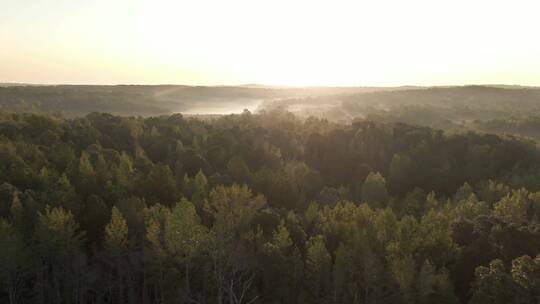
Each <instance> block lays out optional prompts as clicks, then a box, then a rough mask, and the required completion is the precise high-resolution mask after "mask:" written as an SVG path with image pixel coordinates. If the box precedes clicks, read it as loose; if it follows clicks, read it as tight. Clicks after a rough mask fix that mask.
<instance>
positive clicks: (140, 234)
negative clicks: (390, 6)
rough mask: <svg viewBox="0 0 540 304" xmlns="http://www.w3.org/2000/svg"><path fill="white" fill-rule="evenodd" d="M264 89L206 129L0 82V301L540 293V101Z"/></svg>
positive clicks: (524, 296)
mask: <svg viewBox="0 0 540 304" xmlns="http://www.w3.org/2000/svg"><path fill="white" fill-rule="evenodd" d="M69 89H73V88H71V87H70V88H69ZM84 89H89V88H84ZM94 89H95V88H92V90H94ZM102 89H103V90H105V88H102ZM135 89H137V88H136V87H135V88H130V90H135ZM139 89H140V88H139ZM244 89H245V88H243V89H238V90H240V91H242V92H244V93H242V94H247V93H246V92H253V91H250V90H252V88H248V89H245V90H248V91H243V90H244ZM17 90H19V92H15V93H13V92H14V91H17ZM32 90H37V91H36V92H35V94H41V93H42V92H43V90H51V92H52V93H51V94H52V95H51V96H52V97H51V99H50V101H48V102H44V103H41V104H40V103H37V102H35V103H33V102H32V101H31V100H32V98H33V97H31V94H30V93H28V92H31V91H32ZM115 90H116V89H110V92H113V93H114V92H117V91H115ZM156 90H157V89H156ZM198 90H201V89H198ZM223 90H225V91H227V90H229V89H223ZM257 90H258V88H257ZM263 90H265V91H264V92H266V93H265V94H268V95H271V96H270V97H268V98H282V99H281V100H280V101H276V104H274V105H273V106H271V104H270V103H268V104H265V105H263V107H262V108H261V109H260V110H259V111H256V112H255V111H248V110H245V111H244V112H243V113H241V114H231V115H218V116H216V117H212V118H208V119H207V118H201V117H196V116H195V117H193V116H186V115H182V114H178V113H176V114H173V113H169V112H168V111H169V110H170V109H168V108H166V109H161V108H160V109H158V110H155V112H153V111H154V110H150V111H149V113H146V112H145V113H141V112H139V113H135V112H137V111H138V108H132V107H131V106H130V103H129V102H128V101H126V104H124V105H123V107H125V108H124V109H131V110H132V111H133V112H132V114H127V113H124V112H122V111H124V110H121V111H120V110H119V111H120V112H122V113H120V114H122V115H115V114H107V113H102V112H103V111H102V112H101V113H100V112H96V111H94V110H93V108H94V107H96V108H99V107H100V102H101V101H98V103H97V104H93V105H92V103H90V105H92V106H91V107H90V106H89V107H85V108H78V110H77V111H75V112H72V113H64V114H69V115H63V114H62V113H57V112H56V108H52V109H50V111H49V110H47V109H48V108H47V107H48V104H49V103H52V104H53V106H54V104H55V103H54V102H53V101H52V100H57V101H58V102H59V105H60V106H58V107H59V108H61V107H62V104H64V103H67V102H68V101H69V100H71V98H65V100H63V99H61V98H59V97H55V96H61V94H60V93H58V92H59V91H58V88H55V87H51V88H46V87H25V88H21V87H7V88H3V89H0V98H2V94H4V95H3V96H4V99H3V100H4V103H1V102H0V104H3V107H2V111H0V249H1V250H0V251H1V253H0V302H1V303H10V304H14V303H42V304H46V303H74V304H82V303H89V304H90V303H92V304H93V303H96V304H97V303H134V304H135V303H137V304H138V303H156V304H157V303H186V304H187V303H200V304H203V303H218V304H241V303H244V304H250V303H261V304H274V303H283V304H289V303H290V304H303V303H321V304H338V303H389V304H390V303H406V304H413V303H414V304H416V303H418V304H422V303H456V304H457V303H471V304H484V303H486V304H487V303H500V304H503V303H512V304H526V303H538V302H539V301H540V223H539V219H540V151H539V149H538V143H537V141H536V140H537V139H538V138H540V137H539V134H540V127H539V126H540V122H539V120H538V118H536V116H535V115H536V113H537V112H535V111H536V109H537V104H536V103H535V102H534V101H535V100H536V99H535V98H536V96H537V95H536V94H537V90H533V89H513V88H512V89H509V88H482V87H480V88H476V87H473V88H461V89H459V90H458V91H459V92H460V93H459V94H458V95H457V97H456V96H455V97H453V98H450V97H448V96H450V95H452V94H454V93H455V92H458V91H456V90H455V89H452V88H437V89H418V88H407V89H404V91H395V90H380V91H370V92H363V93H359V92H349V93H350V94H349V93H347V94H345V93H344V92H343V91H342V89H331V90H330V91H325V94H326V95H324V96H322V95H317V97H305V96H307V95H306V94H311V93H306V92H305V91H303V90H298V91H295V92H291V91H288V93H286V95H287V96H288V97H290V96H292V95H294V94H296V95H297V96H296V97H294V98H293V99H288V97H287V96H285V95H282V96H280V97H278V96H276V94H277V93H275V92H276V91H275V90H276V89H263ZM291 90H292V89H291ZM320 90H322V89H320ZM336 90H337V93H336ZM343 90H345V89H343ZM464 90H465V91H464ZM467 90H472V91H474V92H475V93H474V94H473V93H471V92H470V91H468V93H467ZM501 90H502V91H504V92H507V93H508V94H509V95H505V94H503V93H501ZM20 91H23V92H24V94H23V93H21V92H20ZM105 91H106V90H105ZM278 91H279V90H278ZM40 92H41V93H40ZM110 92H109V93H103V94H112V93H110ZM227 92H229V91H227ZM79 93H80V91H79V90H75V91H74V92H71V93H70V91H69V90H68V91H66V93H65V94H67V95H66V96H69V94H79ZM319 93H320V91H318V93H317V94H319ZM9 94H18V95H17V96H22V97H20V99H17V98H19V97H17V98H12V97H9V96H8V97H6V96H7V95H9ZM25 94H26V95H25ZM32 94H34V93H32ZM115 94H116V93H115ZM141 94H142V93H141ZM145 94H146V93H145ZM194 94H195V93H194ZM227 94H233V93H230V92H229V93H227ZM234 94H237V93H234ZM250 94H251V93H250ZM253 94H254V93H253ZM257 94H259V93H257ZM283 94H285V93H283ZM343 94H345V95H343ZM430 94H431V95H430ZM467 94H468V96H479V97H477V98H474V97H470V99H469V102H470V103H469V106H468V108H467V105H466V102H467V101H464V102H463V103H461V104H460V103H457V102H451V101H450V102H449V101H448V100H454V99H456V100H457V99H459V98H461V97H462V96H464V95H467ZM128 95H129V94H128ZM195 95H197V96H200V94H199V93H197V94H195ZM209 95H212V94H210V93H209ZM404 95H406V96H411V95H414V96H413V97H408V98H409V99H411V100H413V99H414V100H417V102H414V103H413V102H411V103H407V102H404V103H401V104H398V103H397V101H396V102H395V103H396V105H395V107H394V106H392V103H394V101H392V100H398V99H400V98H402V97H403V96H404ZM10 96H11V95H10ZM13 96H15V95H13ZM25 96H26V97H25ZM29 96H30V97H29ZM36 96H38V95H36ZM81 96H83V97H81V99H80V100H82V101H81V103H80V104H83V103H84V100H86V99H88V100H90V99H91V97H92V96H94V97H95V95H93V93H88V95H87V96H86V97H84V95H81ZM122 96H123V95H122ZM149 96H150V95H149ZM152 96H154V95H152ZM235 96H236V95H235ZM253 96H254V95H250V96H249V97H250V98H252V97H253ZM298 96H302V97H298ZM337 96H338V97H339V98H338V97H337ZM400 96H401V97H400ZM434 96H435V97H434ZM493 96H499V98H498V99H494V98H493ZM516 96H521V97H519V98H517V97H516ZM538 96H540V94H538ZM259 97H260V96H258V97H257V98H259ZM285 97H287V98H285ZM122 98H124V97H122ZM125 98H126V100H130V99H129V97H125ZM235 98H236V97H235ZM264 98H267V97H264ZM298 98H299V99H298ZM336 98H337V99H339V103H336V104H335V106H336V107H338V108H339V109H341V111H345V112H347V113H359V115H352V116H351V117H347V118H344V116H339V117H337V118H336V117H334V116H332V113H334V114H335V115H337V114H336V113H337V112H335V111H334V112H332V111H331V112H329V113H327V114H325V115H308V114H309V113H308V114H306V113H305V112H304V114H302V113H299V112H297V113H295V111H294V107H293V105H294V104H299V103H303V104H308V103H315V104H317V102H316V100H322V99H332V100H334V99H335V100H337V99H336ZM23 100H26V101H24V102H23ZM28 100H30V101H28ZM36 100H37V97H36ZM106 100H108V99H107V98H106V97H104V98H103V102H104V103H106V104H108V106H111V107H112V106H114V103H110V102H105V101H106ZM141 100H143V99H141ZM300 100H301V102H300ZM373 100H377V101H378V102H379V104H378V105H377V103H376V102H374V101H373ZM471 100H473V101H478V102H480V100H483V101H485V102H487V105H486V104H481V103H478V102H472V101H471ZM511 100H518V102H519V105H520V106H518V107H516V106H514V107H512V106H511V102H510V101H511ZM530 100H532V101H530ZM0 101H2V100H0ZM8 101H9V102H8ZM8 103H9V104H8ZM21 104H22V106H21ZM32 104H33V105H32ZM140 104H141V105H143V104H146V105H148V106H149V107H150V106H152V107H154V106H156V107H157V105H158V103H151V102H148V103H144V102H142V101H141V103H140ZM320 104H321V103H319V105H320ZM28 105H32V106H30V107H28ZM370 105H371V106H370ZM375 105H377V106H375ZM19 106H20V107H19ZM40 107H41V108H40ZM482 108H483V109H484V110H485V112H484V113H483V115H481V111H480V110H481V109H482ZM105 109H107V108H105ZM325 109H326V110H328V109H329V108H328V107H326V108H325ZM343 109H348V110H343ZM354 109H358V112H354ZM366 109H368V110H369V109H371V110H370V112H369V113H368V112H365V110H366ZM418 109H420V110H422V111H423V112H419V111H420V110H418ZM161 110H163V111H164V112H165V113H161ZM408 110H410V111H413V112H412V113H416V114H411V115H410V116H406V115H405V114H403V113H407V111H408ZM458 110H461V111H463V112H459V111H458ZM126 111H127V110H126ZM141 111H142V110H141ZM145 111H146V110H145ZM85 112H92V113H85ZM110 112H114V111H110ZM360 112H362V113H360ZM152 113H153V114H152ZM419 113H424V114H419ZM425 113H435V114H433V115H434V116H429V115H427V114H425ZM440 113H445V114H444V115H445V116H444V117H445V118H441V119H439V118H433V119H431V120H430V117H441V116H437V115H439V114H440ZM459 113H465V114H467V115H466V116H465V115H461V114H459ZM503 113H506V116H504V115H503ZM117 114H118V113H117ZM145 114H147V115H145ZM157 114H164V115H157ZM360 114H361V115H360ZM130 115H132V116H130ZM520 115H522V116H520ZM353 116H354V117H353ZM403 117H412V118H415V119H416V120H415V121H409V120H407V119H403ZM450 118H451V119H450ZM454 118H456V119H457V120H453V119H454ZM444 119H446V120H447V122H450V124H448V123H447V124H437V125H435V124H431V123H428V122H429V121H432V122H443V121H444ZM420 120H421V121H420ZM464 120H465V121H466V122H465V123H455V121H464Z"/></svg>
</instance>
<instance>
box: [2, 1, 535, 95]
mask: <svg viewBox="0 0 540 304" xmlns="http://www.w3.org/2000/svg"><path fill="white" fill-rule="evenodd" d="M0 2H1V5H0V82H25V83H72V84H79V83H84V84H119V83H123V84H127V83H130V84H131V83H136V84H162V83H169V84H201V85H221V84H244V83H262V84H274V85H366V86H367V85H377V86H387V85H453V84H455V85H459V84H520V85H540V39H539V37H540V36H539V35H540V15H539V12H540V4H539V1H525V0H513V1H497V0H491V1H484V0H452V1H438V0H429V1H428V0H426V1H423V0H407V1H404V0H397V1H390V0H377V1H361V0H357V1H344V0H331V1H317V0H269V1H258V0H216V1H211V0H192V1H183V0H177V1H173V0H153V1H143V0H108V1H106V0H84V1H83V0H0Z"/></svg>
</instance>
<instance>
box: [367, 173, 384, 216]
mask: <svg viewBox="0 0 540 304" xmlns="http://www.w3.org/2000/svg"><path fill="white" fill-rule="evenodd" d="M361 194H362V201H363V202H366V203H368V204H369V205H370V206H371V207H372V208H384V207H385V206H386V205H387V204H388V199H389V195H388V190H386V180H385V179H384V177H383V176H382V175H381V174H380V173H378V172H377V173H373V172H371V173H369V175H368V176H367V177H366V180H365V181H364V184H363V185H362V188H361Z"/></svg>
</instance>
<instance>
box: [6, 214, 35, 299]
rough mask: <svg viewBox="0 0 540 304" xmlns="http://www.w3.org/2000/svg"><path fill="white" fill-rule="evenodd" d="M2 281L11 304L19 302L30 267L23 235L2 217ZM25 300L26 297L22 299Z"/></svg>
mask: <svg viewBox="0 0 540 304" xmlns="http://www.w3.org/2000/svg"><path fill="white" fill-rule="evenodd" d="M0 248H2V254H0V282H1V283H2V285H0V286H2V287H3V288H2V289H4V291H5V292H6V293H7V294H8V299H9V303H10V304H15V303H18V302H19V299H20V298H21V293H22V291H23V290H22V289H23V288H24V282H25V279H26V278H27V276H28V271H29V269H30V255H29V252H28V249H27V248H26V245H25V244H24V241H23V235H22V234H21V233H20V232H19V231H17V230H15V228H13V227H12V226H11V225H10V224H9V223H8V222H7V221H5V220H3V219H0ZM21 300H23V301H24V299H21Z"/></svg>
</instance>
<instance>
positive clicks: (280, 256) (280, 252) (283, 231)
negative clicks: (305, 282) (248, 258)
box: [259, 221, 302, 303]
mask: <svg viewBox="0 0 540 304" xmlns="http://www.w3.org/2000/svg"><path fill="white" fill-rule="evenodd" d="M259 259H260V263H259V264H260V265H261V266H260V267H261V268H262V276H263V277H262V279H263V284H264V285H263V286H264V289H263V290H264V291H265V294H264V296H265V297H264V301H274V302H279V303H296V298H297V295H298V288H299V287H300V286H299V282H300V277H301V274H302V264H301V263H302V260H301V256H300V252H299V250H298V248H296V246H295V245H294V244H293V241H292V239H291V236H290V233H289V231H288V230H287V227H286V226H285V223H284V222H283V221H282V222H281V223H280V224H279V226H278V227H277V229H276V230H275V231H274V233H273V235H272V239H271V240H270V241H269V242H266V243H265V244H264V245H263V247H262V251H261V253H260V255H259Z"/></svg>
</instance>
